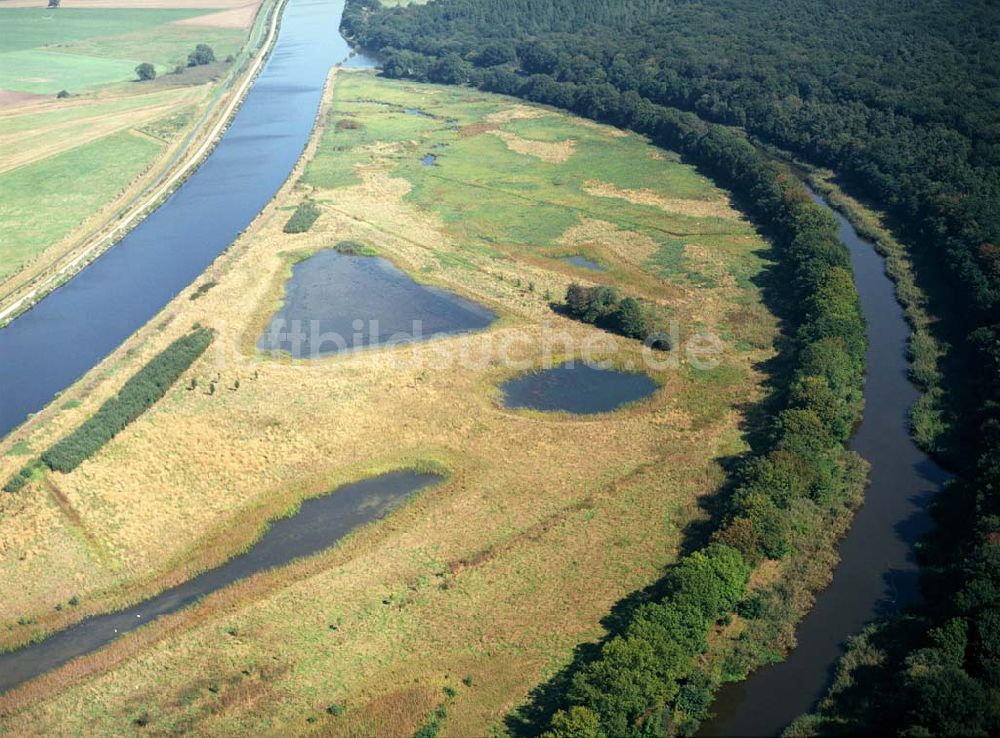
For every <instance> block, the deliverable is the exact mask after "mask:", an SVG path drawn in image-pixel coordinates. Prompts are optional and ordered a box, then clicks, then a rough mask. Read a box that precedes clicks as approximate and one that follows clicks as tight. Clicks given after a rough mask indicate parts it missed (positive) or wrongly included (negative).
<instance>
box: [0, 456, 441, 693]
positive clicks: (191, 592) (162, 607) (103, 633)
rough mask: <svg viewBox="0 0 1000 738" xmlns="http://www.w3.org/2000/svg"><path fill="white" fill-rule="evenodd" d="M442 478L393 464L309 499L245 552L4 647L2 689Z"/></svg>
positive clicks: (298, 552)
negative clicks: (394, 468) (122, 604)
mask: <svg viewBox="0 0 1000 738" xmlns="http://www.w3.org/2000/svg"><path fill="white" fill-rule="evenodd" d="M440 479H441V477H439V476H437V475H434V474H418V473H416V472H412V471H399V472H390V473H388V474H382V475H381V476H378V477H373V478H371V479H365V480H363V481H360V482H355V483H353V484H347V485H344V486H343V487H340V488H339V489H337V490H334V491H333V492H331V493H329V494H325V495H322V496H320V497H314V498H312V499H309V500H306V501H305V502H303V503H302V506H301V507H300V509H299V511H298V512H297V513H295V514H294V515H292V516H291V517H289V518H282V519H280V520H277V521H275V522H273V523H272V524H271V526H270V527H269V528H268V530H267V532H266V533H265V534H264V535H263V537H262V538H261V539H260V540H259V541H257V543H255V544H254V545H253V546H252V547H251V548H250V549H249V550H247V551H246V553H243V554H240V555H239V556H236V557H234V558H232V559H230V560H229V561H227V562H226V563H225V564H223V565H221V566H218V567H216V568H215V569H210V570H209V571H206V572H204V573H203V574H199V575H198V576H196V577H194V578H192V579H189V580H188V581H186V582H184V583H183V584H179V585H177V586H176V587H172V588H171V589H168V590H166V591H164V592H162V593H160V594H158V595H157V596H155V597H152V598H150V599H148V600H146V601H145V602H140V603H139V604H138V605H134V606H133V607H129V608H127V609H125V610H120V611H119V612H112V613H107V614H106V615H96V616H94V617H89V618H86V619H85V620H82V621H80V622H79V623H78V624H76V625H73V626H71V627H69V628H66V629H65V630H61V631H59V632H58V633H55V634H54V635H52V636H50V637H49V638H46V639H45V640H43V641H39V642H38V643H34V644H31V645H29V646H25V647H24V648H21V649H18V650H17V651H10V652H8V653H2V654H0V692H5V691H7V690H9V689H11V688H13V687H16V686H17V685H18V684H21V683H22V682H26V681H28V680H29V679H33V678H34V677H36V676H39V675H40V674H44V673H45V672H47V671H49V670H51V669H55V668H56V667H58V666H62V665H63V664H65V663H67V662H68V661H70V660H72V659H75V658H76V657H78V656H83V655H84V654H88V653H91V652H92V651H96V650H97V649H99V648H101V647H102V646H105V645H107V644H108V643H111V641H113V640H115V639H116V638H118V637H119V636H121V635H124V634H125V633H128V632H129V631H132V630H135V629H136V628H139V627H141V626H143V625H145V624H146V623H149V622H151V621H153V620H155V619H156V618H158V617H161V616H163V615H168V614H170V613H172V612H177V611H178V610H181V609H183V608H185V607H187V606H189V605H191V604H192V603H194V602H195V601H196V600H198V599H199V598H201V597H204V596H206V595H209V594H211V593H212V592H215V591H217V590H220V589H222V588H223V587H226V586H228V585H230V584H232V583H234V582H237V581H239V580H241V579H246V578H247V577H250V576H252V575H254V574H256V573H257V572H260V571H265V570H267V569H272V568H275V567H279V566H284V565H285V564H287V563H289V562H291V561H293V560H294V559H297V558H300V557H303V556H309V555H311V554H314V553H317V552H319V551H322V550H323V549H325V548H328V547H330V546H332V545H333V544H334V543H336V542H337V541H338V540H340V539H341V538H343V537H344V536H346V535H347V534H348V533H350V532H352V531H353V530H355V529H356V528H358V527H359V526H361V525H364V524H366V523H370V522H371V521H373V520H378V519H379V518H381V517H383V516H384V515H386V514H387V513H389V512H390V511H391V510H392V509H393V508H395V507H396V506H398V505H399V504H401V503H402V502H403V501H405V500H406V498H408V497H409V496H410V495H412V494H413V493H415V492H417V491H418V490H420V489H423V488H424V487H427V486H428V485H430V484H433V483H434V482H437V481H440Z"/></svg>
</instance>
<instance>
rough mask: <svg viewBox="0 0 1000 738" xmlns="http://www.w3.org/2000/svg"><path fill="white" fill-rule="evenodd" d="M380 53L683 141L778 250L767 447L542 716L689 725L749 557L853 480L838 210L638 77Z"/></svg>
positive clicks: (856, 377) (858, 334)
mask: <svg viewBox="0 0 1000 738" xmlns="http://www.w3.org/2000/svg"><path fill="white" fill-rule="evenodd" d="M383 53H386V55H387V60H386V66H385V68H386V70H387V73H393V74H397V75H400V76H411V77H416V78H418V79H421V78H428V79H433V78H435V77H437V81H445V82H447V81H459V82H466V81H469V82H473V83H475V84H477V85H479V86H480V87H482V88H483V89H486V90H489V91H496V92H503V93H506V94H514V95H518V96H520V97H524V98H526V99H529V100H532V101H535V102H542V103H547V104H551V105H556V106H559V107H564V108H568V109H570V110H573V111H574V112H577V113H580V114H582V115H584V116H586V117H590V118H593V119H596V120H599V121H602V122H606V123H612V124H615V125H619V126H623V127H629V128H632V129H633V130H636V131H638V132H640V133H643V134H646V135H647V136H649V137H650V138H651V139H652V141H653V142H654V143H656V144H658V145H661V146H663V147H665V148H670V149H673V150H677V151H680V152H681V153H682V154H683V155H685V156H686V157H687V158H688V159H689V160H691V161H693V162H695V163H697V164H698V165H699V166H700V167H701V168H702V169H703V170H705V171H706V172H707V173H709V174H710V175H711V176H712V177H714V178H715V179H716V180H717V181H718V182H719V183H720V184H722V185H723V186H726V187H728V188H729V189H731V190H733V191H735V192H736V193H738V195H739V196H740V197H741V200H742V201H743V202H744V203H745V205H746V207H747V209H748V211H749V212H750V214H751V216H753V217H754V219H755V220H756V221H757V222H758V223H759V224H760V225H762V226H764V227H765V228H766V229H767V230H768V231H769V233H770V236H771V238H772V241H773V242H774V243H775V245H776V247H777V248H778V250H779V251H780V253H781V255H782V259H781V261H782V268H783V269H785V270H787V278H786V279H784V280H783V286H784V287H785V288H786V289H787V291H786V292H785V293H784V294H783V295H781V296H780V299H781V300H782V301H784V302H785V304H786V306H787V307H788V308H789V310H788V313H789V315H790V317H791V319H792V320H791V322H793V323H795V324H797V327H796V328H795V329H794V330H795V334H794V338H795V340H794V342H793V348H792V349H791V353H792V356H790V357H789V359H790V362H789V366H790V367H791V368H790V370H789V371H788V373H787V375H786V376H785V377H784V378H783V379H784V381H783V382H782V385H783V387H784V390H783V391H782V394H783V396H782V398H781V399H782V400H783V407H784V409H783V410H782V411H781V412H780V413H779V414H778V415H777V416H776V417H775V419H774V422H773V424H772V427H771V432H770V437H769V439H768V441H767V442H766V444H765V445H764V448H762V449H760V451H759V453H758V454H757V455H754V456H752V457H750V458H749V459H747V460H746V462H745V463H744V464H742V466H741V467H740V469H739V471H738V472H737V474H736V479H735V484H734V487H735V492H734V493H733V495H732V497H731V499H730V501H729V504H728V506H727V509H726V511H725V514H724V516H723V517H722V519H720V520H718V521H717V529H716V532H715V533H714V536H713V538H714V540H713V542H712V543H710V544H709V545H708V546H707V547H705V548H703V549H702V550H700V551H697V552H696V553H694V554H692V555H690V556H688V557H685V558H684V559H682V560H681V561H680V562H679V563H678V565H677V566H676V567H675V568H674V569H673V570H672V571H671V572H670V574H669V575H668V577H667V589H668V594H667V595H666V597H664V598H663V599H662V600H661V601H659V602H656V603H651V604H647V605H645V606H643V607H641V608H639V609H638V610H637V611H636V612H635V613H634V614H633V615H632V616H631V618H630V620H629V622H628V623H627V625H626V626H625V627H624V629H623V631H622V633H621V634H620V635H619V636H616V637H615V638H613V639H612V640H610V641H608V642H607V643H605V644H604V646H603V647H602V648H601V651H600V655H599V656H598V657H597V658H596V659H595V660H593V661H591V662H590V663H589V664H587V665H585V666H583V667H581V668H580V669H579V670H578V671H577V672H576V673H575V674H573V675H572V676H571V678H570V679H569V681H568V684H569V687H568V689H567V691H566V693H565V695H564V697H563V705H564V709H561V710H559V711H557V712H556V713H555V714H554V716H553V717H552V719H551V722H550V724H549V735H550V736H554V737H555V738H561V737H568V736H600V735H604V736H630V735H635V736H638V735H643V736H653V735H669V734H671V733H678V732H679V733H682V734H687V733H691V732H693V730H694V729H695V727H696V726H697V724H698V722H699V721H700V720H701V719H703V718H704V717H705V715H706V714H707V707H708V705H709V703H710V701H711V695H712V692H713V691H714V688H715V684H714V683H712V681H711V680H710V679H709V678H708V677H707V676H705V674H704V673H703V672H701V671H699V670H696V669H695V667H694V659H693V657H694V656H695V655H696V654H698V653H701V652H702V651H704V649H705V647H706V637H707V633H708V631H709V629H710V628H711V627H712V626H713V625H714V624H715V623H716V621H717V620H718V619H719V618H720V617H722V616H724V615H725V614H726V613H728V612H729V611H731V610H733V609H734V608H735V607H736V606H737V604H739V603H740V602H741V600H742V599H743V598H744V596H745V594H746V581H747V575H748V572H749V567H750V566H751V565H752V564H754V563H756V562H758V561H760V560H762V559H764V558H779V557H782V556H787V555H789V554H794V553H795V550H796V542H797V541H799V540H804V539H807V538H808V537H809V535H810V531H803V530H800V529H798V528H797V527H796V526H798V524H799V523H801V521H803V520H812V521H814V524H817V523H815V521H819V520H822V519H823V515H814V516H812V517H810V516H807V515H802V514H801V511H800V510H799V509H798V508H801V507H802V506H809V507H813V508H816V509H817V510H818V511H826V512H828V514H831V515H842V514H844V512H845V511H846V510H847V505H848V503H847V500H848V499H849V497H850V495H849V489H848V487H849V486H850V485H851V483H853V482H854V481H856V480H855V477H854V476H853V475H851V474H848V473H847V471H846V468H847V467H848V466H850V464H849V463H848V461H849V459H850V456H849V452H847V451H846V450H845V448H844V441H845V440H846V439H847V437H848V436H849V434H850V432H851V429H852V428H853V426H854V424H855V423H856V421H857V419H858V418H859V416H860V411H861V402H862V400H861V388H862V382H863V373H864V354H865V348H866V339H865V324H864V319H863V317H862V315H861V311H860V306H859V301H858V297H857V293H856V291H855V288H854V282H853V277H852V274H851V267H850V262H849V259H848V254H847V251H846V249H845V248H844V246H843V245H842V244H841V243H840V241H839V240H838V238H837V230H836V224H835V221H834V220H833V218H832V217H831V216H830V215H829V214H828V213H826V212H825V211H824V210H823V209H822V208H820V207H819V206H817V205H816V204H815V203H813V202H812V201H811V200H810V198H809V196H808V194H807V193H806V191H805V190H804V188H803V187H802V186H801V184H800V183H799V182H798V181H797V180H795V179H794V178H793V177H791V176H790V175H788V173H787V172H786V171H785V170H784V169H782V168H781V167H779V166H778V165H776V164H775V163H773V162H771V161H769V160H768V159H767V158H766V157H765V156H764V155H763V154H761V153H760V152H759V151H757V150H756V149H755V148H754V147H753V146H752V145H751V144H750V143H749V142H748V141H746V140H745V139H744V138H743V137H741V136H740V135H738V134H737V133H735V132H733V131H731V130H729V129H726V128H723V127H721V126H714V125H710V124H706V123H705V122H704V121H702V120H700V119H699V118H697V117H696V116H694V115H691V114H688V113H683V112H681V111H678V110H675V109H670V108H665V107H663V106H660V105H656V104H653V103H651V102H649V101H648V100H646V99H644V98H641V97H639V95H637V94H636V93H634V92H631V93H624V94H619V93H618V92H617V90H613V89H611V88H607V87H606V88H603V89H599V90H597V91H596V93H595V88H593V87H578V86H577V85H574V84H571V83H561V82H557V81H556V80H554V79H553V78H551V77H549V76H547V75H544V74H536V75H532V76H530V77H525V76H522V75H518V74H515V73H513V72H509V71H507V70H504V69H489V70H478V69H477V70H469V69H466V68H463V69H462V75H461V77H462V78H461V79H446V78H443V77H442V76H441V75H440V74H434V73H433V72H432V71H430V70H435V69H438V70H440V68H441V66H442V60H440V59H433V58H431V57H425V58H423V59H416V57H418V56H419V55H415V54H414V53H413V52H393V51H391V50H389V51H386V50H383ZM421 70H428V71H426V72H422V71H421ZM606 289H607V288H594V290H593V291H587V290H585V289H584V288H579V289H577V290H573V292H572V293H571V294H568V295H567V303H568V309H569V310H570V311H571V312H574V313H577V314H578V315H579V317H581V318H584V319H592V320H591V322H598V321H613V320H614V318H613V316H614V315H615V312H616V310H617V307H618V305H619V304H620V303H621V302H624V300H620V298H618V297H617V296H616V295H614V294H610V293H608V294H606V293H605V292H604V291H603V290H606ZM626 299H627V298H626ZM793 521H794V522H795V525H793ZM681 583H683V586H682V585H681ZM743 605H745V607H744V609H747V610H749V609H752V608H750V607H749V604H748V603H743ZM748 666H749V664H748Z"/></svg>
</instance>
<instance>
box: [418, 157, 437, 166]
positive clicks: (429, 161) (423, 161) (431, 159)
mask: <svg viewBox="0 0 1000 738" xmlns="http://www.w3.org/2000/svg"><path fill="white" fill-rule="evenodd" d="M435 161H437V155H436V154H428V155H427V156H425V157H424V158H423V159H421V160H420V163H421V164H423V165H424V166H425V167H429V166H430V165H431V164H433V163H434V162H435Z"/></svg>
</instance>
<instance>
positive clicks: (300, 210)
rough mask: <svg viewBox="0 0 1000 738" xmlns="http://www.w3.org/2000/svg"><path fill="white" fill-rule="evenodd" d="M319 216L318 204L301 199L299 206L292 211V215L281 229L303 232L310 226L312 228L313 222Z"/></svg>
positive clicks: (287, 231) (286, 231) (289, 231)
mask: <svg viewBox="0 0 1000 738" xmlns="http://www.w3.org/2000/svg"><path fill="white" fill-rule="evenodd" d="M319 216H320V210H319V206H318V205H317V204H316V203H314V202H313V201H312V200H308V199H307V200H303V201H302V202H300V203H299V206H298V207H297V208H295V212H294V213H292V217H291V218H289V219H288V222H287V223H285V227H284V228H283V229H282V230H284V231H285V233H305V232H306V231H308V230H309V229H310V228H312V226H313V223H315V222H316V219H317V218H319Z"/></svg>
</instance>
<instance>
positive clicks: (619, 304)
mask: <svg viewBox="0 0 1000 738" xmlns="http://www.w3.org/2000/svg"><path fill="white" fill-rule="evenodd" d="M566 312H567V313H569V314H570V315H571V316H573V317H574V318H576V319H577V320H582V321H583V322H585V323H592V324H594V325H596V326H598V327H599V328H604V329H605V330H609V331H612V332H614V333H618V334H620V335H622V336H626V337H628V338H636V339H638V340H640V341H644V340H645V339H646V337H647V336H648V335H649V323H648V321H647V320H646V315H645V313H644V312H643V309H642V305H640V304H639V301H638V300H636V299H635V298H634V297H622V296H621V293H619V292H618V290H616V289H615V288H614V287H604V286H598V287H583V286H581V285H579V284H577V283H576V282H574V283H572V284H571V285H570V286H569V289H567V290H566Z"/></svg>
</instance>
